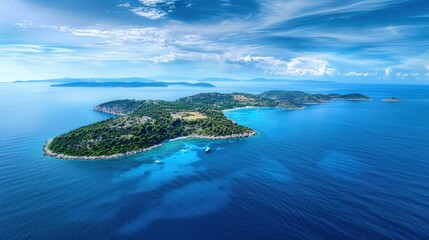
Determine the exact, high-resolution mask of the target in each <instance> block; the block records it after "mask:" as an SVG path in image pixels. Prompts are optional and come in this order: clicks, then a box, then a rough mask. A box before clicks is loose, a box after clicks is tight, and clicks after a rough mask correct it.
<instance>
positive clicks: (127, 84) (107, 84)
mask: <svg viewBox="0 0 429 240" xmlns="http://www.w3.org/2000/svg"><path fill="white" fill-rule="evenodd" d="M171 85H178V86H187V87H209V88H211V87H215V86H214V85H213V84H210V83H204V82H199V83H188V82H157V81H151V82H68V83H59V84H52V85H51V87H88V88H89V87H92V88H116V87H123V88H139V87H168V86H171Z"/></svg>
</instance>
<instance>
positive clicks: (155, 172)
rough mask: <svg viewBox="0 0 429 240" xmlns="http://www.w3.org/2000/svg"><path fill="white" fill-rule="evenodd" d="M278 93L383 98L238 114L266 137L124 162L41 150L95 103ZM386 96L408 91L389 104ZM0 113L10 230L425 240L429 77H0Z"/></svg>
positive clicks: (428, 225) (93, 117) (86, 235)
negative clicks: (342, 81)
mask: <svg viewBox="0 0 429 240" xmlns="http://www.w3.org/2000/svg"><path fill="white" fill-rule="evenodd" d="M271 89H301V90H306V91H310V92H314V93H319V92H321V93H333V92H339V93H350V92H362V93H364V94H367V95H368V96H370V97H372V98H374V101H365V102H342V101H338V102H332V103H328V104H324V105H317V106H309V107H307V108H306V109H305V110H302V111H286V110H280V109H263V108H261V109H244V110H238V111H231V112H227V113H226V114H227V115H228V116H229V117H230V118H232V119H234V120H235V121H237V122H239V123H241V124H244V125H246V126H249V127H252V128H254V129H255V130H256V131H257V132H258V135H256V136H255V137H253V138H249V139H241V140H225V141H208V140H180V141H175V142H170V143H168V144H165V145H164V146H162V147H160V148H158V149H156V150H153V151H151V152H147V153H143V154H139V155H135V156H129V157H125V158H121V159H115V160H108V161H64V160H58V159H54V158H50V157H46V156H43V153H42V147H43V145H44V142H45V140H46V139H49V138H51V137H53V136H55V135H57V134H60V133H64V132H66V131H68V130H71V129H74V128H76V127H79V126H82V125H85V124H89V123H93V122H96V121H99V120H102V119H106V118H109V117H110V116H108V115H105V114H100V113H96V112H93V111H92V108H93V107H94V106H95V105H97V104H99V103H102V102H104V101H108V100H114V99H120V98H136V99H165V100H174V99H176V98H178V97H183V96H188V95H191V94H194V93H198V92H201V91H221V92H229V91H245V92H253V93H256V92H262V91H264V90H271ZM389 96H397V97H400V98H402V99H403V100H404V101H403V102H400V103H384V102H381V101H380V99H381V98H384V97H389ZM0 111H1V114H0V239H7V240H12V239H44V240H46V239H179V240H181V239H429V121H428V119H429V87H428V86H405V85H350V84H348V85H333V84H320V85H308V84H306V85H303V86H299V85H297V84H272V85H270V86H268V85H267V84H265V85H263V84H258V83H253V84H251V85H245V86H243V84H221V86H220V87H218V88H216V89H195V88H193V89H189V88H185V87H170V88H159V89H79V88H76V89H74V88H50V87H49V86H48V85H47V84H0ZM207 146H210V147H211V148H212V149H213V152H212V153H210V154H205V153H204V148H205V147H207ZM182 150H186V152H183V151H182ZM155 159H160V160H162V161H164V162H165V164H164V165H162V166H160V165H154V164H153V161H154V160H155Z"/></svg>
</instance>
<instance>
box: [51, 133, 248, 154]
mask: <svg viewBox="0 0 429 240" xmlns="http://www.w3.org/2000/svg"><path fill="white" fill-rule="evenodd" d="M254 135H256V132H255V131H253V130H252V131H250V132H247V133H242V134H232V135H227V136H201V135H189V136H183V137H178V138H174V139H169V140H167V141H165V142H163V143H160V144H156V145H154V146H152V147H149V148H143V149H139V150H135V151H130V152H126V153H117V154H113V155H102V156H71V155H65V154H59V153H54V152H52V151H51V150H49V144H51V142H52V140H53V139H49V140H48V141H46V144H45V146H44V147H43V152H44V154H45V155H47V156H51V157H54V158H59V159H64V160H103V159H113V158H120V157H124V156H127V155H133V154H137V153H142V152H147V151H150V150H152V149H155V148H157V147H160V146H162V144H164V143H167V142H169V141H177V140H181V139H187V138H199V139H209V140H221V139H234V138H248V137H252V136H254Z"/></svg>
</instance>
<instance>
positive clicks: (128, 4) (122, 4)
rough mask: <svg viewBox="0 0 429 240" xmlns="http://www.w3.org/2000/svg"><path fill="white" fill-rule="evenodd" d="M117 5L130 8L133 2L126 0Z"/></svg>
mask: <svg viewBox="0 0 429 240" xmlns="http://www.w3.org/2000/svg"><path fill="white" fill-rule="evenodd" d="M117 6H118V7H125V8H129V7H131V4H130V3H129V2H124V3H121V4H119V5H117Z"/></svg>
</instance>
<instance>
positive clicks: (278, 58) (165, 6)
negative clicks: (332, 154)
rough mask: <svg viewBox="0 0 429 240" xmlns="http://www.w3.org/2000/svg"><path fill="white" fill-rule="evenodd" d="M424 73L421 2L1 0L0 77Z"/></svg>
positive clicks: (336, 77)
mask: <svg viewBox="0 0 429 240" xmlns="http://www.w3.org/2000/svg"><path fill="white" fill-rule="evenodd" d="M150 76H176V77H189V78H191V77H192V78H205V77H224V78H236V79H250V78H278V79H292V80H300V79H306V80H331V81H339V82H365V83H367V82H377V83H378V82H386V83H425V82H429V1H428V0H317V1H316V0H61V1H59V0H0V82H6V81H15V80H37V79H52V78H63V77H72V78H110V77H111V78H117V77H150Z"/></svg>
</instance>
